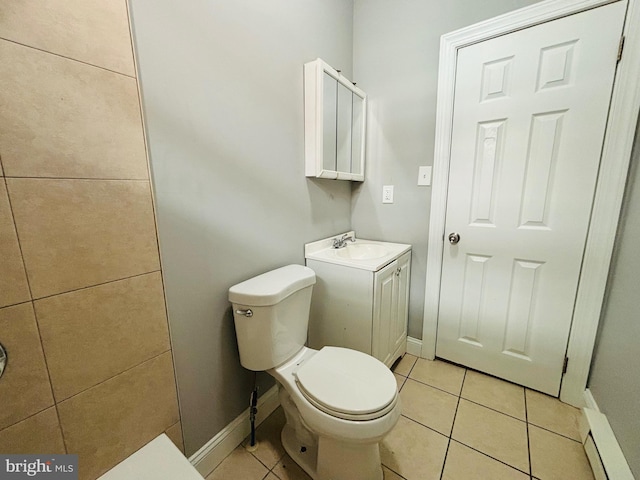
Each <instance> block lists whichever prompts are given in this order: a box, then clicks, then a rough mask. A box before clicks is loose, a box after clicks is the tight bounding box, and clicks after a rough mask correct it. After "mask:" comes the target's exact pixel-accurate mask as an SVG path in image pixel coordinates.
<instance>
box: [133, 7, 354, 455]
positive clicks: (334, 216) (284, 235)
mask: <svg viewBox="0 0 640 480" xmlns="http://www.w3.org/2000/svg"><path fill="white" fill-rule="evenodd" d="M130 4H131V11H132V18H133V26H134V36H135V45H136V53H137V60H138V68H139V74H140V79H141V85H142V93H143V105H144V113H145V121H146V128H147V135H148V141H149V148H150V154H151V163H152V171H153V180H154V184H155V195H156V204H157V216H158V223H159V232H160V248H161V256H162V267H163V270H164V274H165V286H166V291H167V300H168V308H169V318H170V325H171V337H172V342H173V347H174V356H175V365H176V374H177V380H178V391H179V397H180V407H181V414H182V424H183V428H184V434H185V444H186V452H187V454H188V455H189V454H192V453H193V452H194V451H195V450H197V449H198V448H199V447H201V446H202V445H203V444H204V443H205V442H207V441H208V440H209V439H210V438H212V437H213V436H214V435H215V434H216V433H218V432H219V431H220V430H221V429H222V428H223V427H225V426H226V425H227V424H228V423H229V422H231V421H232V420H233V419H234V418H235V417H236V416H237V415H239V414H240V413H241V412H242V411H243V410H244V409H245V408H247V406H248V400H249V392H250V391H251V385H252V379H253V376H252V374H250V373H249V372H248V371H247V370H244V369H243V368H242V367H241V366H240V362H239V357H238V352H237V347H236V338H235V331H234V327H233V320H232V316H231V313H230V306H229V303H228V301H227V289H228V288H229V287H230V286H231V285H233V284H235V283H237V282H239V281H242V280H244V279H246V278H249V277H251V276H254V275H256V274H259V273H262V272H264V271H266V270H269V269H271V268H275V267H277V266H281V265H285V264H288V263H303V262H304V255H303V245H304V243H306V242H309V241H311V240H315V239H319V238H324V237H328V236H331V235H334V234H336V233H339V232H342V231H346V230H349V228H350V226H351V222H350V219H351V212H350V207H351V185H350V183H349V182H336V181H326V180H325V181H319V180H307V179H306V178H305V176H304V165H303V158H304V156H303V154H304V138H303V126H304V124H303V90H302V88H303V77H302V73H303V64H304V63H305V62H307V61H310V60H313V59H315V58H316V57H321V58H323V59H324V60H326V61H327V62H329V63H330V64H331V65H332V66H334V67H336V68H339V69H342V70H343V71H344V72H345V74H347V75H350V74H351V66H352V25H353V3H352V2H351V0H302V1H290V0H269V1H264V0H233V1H231V0H229V1H210V0H192V1H190V2H175V1H173V0H131V1H130ZM261 383H263V384H264V385H265V387H268V386H269V385H270V382H269V380H268V377H267V376H266V375H265V374H262V378H261ZM263 390H264V389H263Z"/></svg>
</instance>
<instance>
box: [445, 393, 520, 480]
mask: <svg viewBox="0 0 640 480" xmlns="http://www.w3.org/2000/svg"><path fill="white" fill-rule="evenodd" d="M451 438H453V439H454V440H457V441H459V442H460V443H463V444H465V445H467V446H469V447H472V448H474V449H476V450H479V451H480V452H482V453H485V454H487V455H489V456H490V457H493V458H495V459H497V460H500V461H501V462H504V463H506V464H508V465H511V466H512V467H515V468H517V469H518V470H521V471H523V472H529V446H528V441H527V425H526V423H525V422H522V421H520V420H517V419H515V418H513V417H509V416H507V415H504V414H502V413H499V412H496V411H494V410H490V409H488V408H486V407H483V406H481V405H476V404H475V403H472V402H469V401H467V400H465V399H460V404H459V405H458V412H457V413H456V420H455V423H454V425H453V433H452V435H451Z"/></svg>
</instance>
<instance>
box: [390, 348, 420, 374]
mask: <svg viewBox="0 0 640 480" xmlns="http://www.w3.org/2000/svg"><path fill="white" fill-rule="evenodd" d="M417 360H418V357H416V356H414V355H411V354H409V353H405V354H404V357H402V358H401V359H400V361H399V362H398V363H396V364H395V366H394V367H393V372H394V373H397V374H398V375H402V376H403V377H406V376H408V375H409V372H410V371H411V369H412V368H413V366H414V365H415V364H416V361H417Z"/></svg>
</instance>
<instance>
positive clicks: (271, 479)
mask: <svg viewBox="0 0 640 480" xmlns="http://www.w3.org/2000/svg"><path fill="white" fill-rule="evenodd" d="M264 480H280V479H279V478H278V477H277V476H276V475H275V474H274V473H273V472H269V475H267V476H266V477H264Z"/></svg>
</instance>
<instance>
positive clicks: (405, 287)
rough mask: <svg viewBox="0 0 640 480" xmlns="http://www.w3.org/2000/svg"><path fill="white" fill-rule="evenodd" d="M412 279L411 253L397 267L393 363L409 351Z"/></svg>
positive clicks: (392, 347) (392, 337)
mask: <svg viewBox="0 0 640 480" xmlns="http://www.w3.org/2000/svg"><path fill="white" fill-rule="evenodd" d="M410 278H411V252H407V253H405V254H404V255H403V256H401V257H400V258H399V259H398V265H397V267H396V288H397V290H396V298H397V301H396V312H395V315H394V317H393V318H392V321H393V324H392V325H391V347H390V350H391V355H392V358H391V362H395V361H396V359H397V358H398V357H399V356H400V355H403V354H404V353H405V352H406V351H407V323H408V321H409V279H410Z"/></svg>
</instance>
